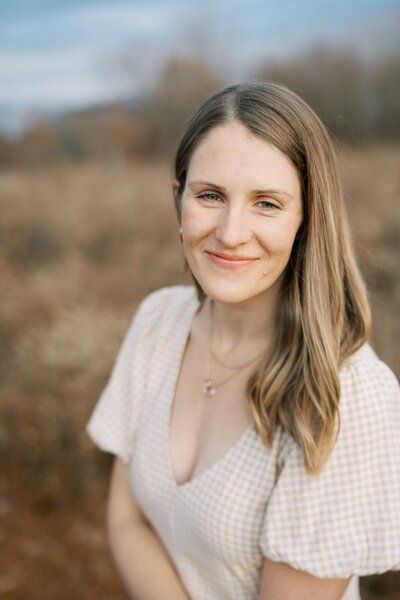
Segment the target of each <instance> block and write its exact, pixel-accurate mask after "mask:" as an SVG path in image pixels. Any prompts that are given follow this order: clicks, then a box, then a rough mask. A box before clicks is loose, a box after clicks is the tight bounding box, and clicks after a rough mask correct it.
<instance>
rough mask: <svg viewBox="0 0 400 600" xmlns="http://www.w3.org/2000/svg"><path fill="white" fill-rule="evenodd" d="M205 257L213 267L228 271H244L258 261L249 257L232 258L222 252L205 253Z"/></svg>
mask: <svg viewBox="0 0 400 600" xmlns="http://www.w3.org/2000/svg"><path fill="white" fill-rule="evenodd" d="M206 255H207V256H208V258H209V260H210V262H212V263H213V264H214V265H216V266H217V267H220V268H222V269H228V270H230V271H236V270H238V269H244V268H246V267H248V266H249V265H252V264H253V263H254V262H256V261H257V260H258V259H257V258H253V257H250V256H233V255H231V254H225V253H224V252H209V251H206Z"/></svg>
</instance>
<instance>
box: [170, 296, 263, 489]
mask: <svg viewBox="0 0 400 600" xmlns="http://www.w3.org/2000/svg"><path fill="white" fill-rule="evenodd" d="M193 292H194V293H195V292H196V290H195V289H194V288H193ZM199 308H200V302H199V300H198V299H197V297H196V298H195V301H194V302H193V306H191V307H190V310H189V311H188V315H187V318H186V321H185V324H184V326H182V333H181V335H180V337H179V343H178V344H177V347H176V361H175V364H174V365H173V368H172V370H171V386H170V389H169V395H168V398H167V402H166V418H165V447H166V458H167V460H166V462H167V464H168V471H169V476H170V479H171V481H172V483H173V485H174V487H175V489H176V490H181V489H185V488H189V487H192V486H193V485H195V484H196V483H197V482H199V481H201V480H202V479H203V478H205V477H206V476H207V475H208V474H210V473H211V472H213V471H214V470H216V469H217V468H218V467H219V466H220V465H221V464H222V462H224V460H226V459H227V458H228V456H230V455H231V454H233V452H234V451H235V449H237V448H238V446H239V445H241V443H242V441H243V440H244V439H245V438H247V436H248V435H249V433H250V432H252V431H253V430H254V423H250V424H249V425H248V426H247V427H246V428H245V429H244V430H243V431H242V433H241V434H240V435H239V437H238V438H237V439H236V440H235V441H234V442H233V443H232V444H231V445H230V446H229V447H228V448H227V449H226V450H225V451H224V452H223V453H222V454H221V456H220V457H219V458H217V459H216V460H215V461H214V462H213V463H212V464H211V465H209V466H208V467H206V468H205V469H203V470H202V471H200V473H198V474H197V475H195V476H194V477H191V478H190V479H187V480H186V481H183V482H182V483H178V482H177V480H176V477H175V473H174V466H173V464H172V460H171V452H170V448H171V447H170V433H171V417H172V408H173V404H174V399H175V394H176V387H177V383H178V377H179V373H180V368H181V364H182V360H183V356H184V353H185V350H186V347H187V344H188V341H189V335H190V331H191V328H192V324H193V320H194V318H195V316H196V314H197V312H198V310H199Z"/></svg>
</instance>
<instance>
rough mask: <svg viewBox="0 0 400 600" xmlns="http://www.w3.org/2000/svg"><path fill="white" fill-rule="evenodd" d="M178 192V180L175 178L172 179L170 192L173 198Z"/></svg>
mask: <svg viewBox="0 0 400 600" xmlns="http://www.w3.org/2000/svg"><path fill="white" fill-rule="evenodd" d="M178 192H179V181H178V180H177V179H174V180H173V182H172V193H173V195H174V198H176V195H177V193H178Z"/></svg>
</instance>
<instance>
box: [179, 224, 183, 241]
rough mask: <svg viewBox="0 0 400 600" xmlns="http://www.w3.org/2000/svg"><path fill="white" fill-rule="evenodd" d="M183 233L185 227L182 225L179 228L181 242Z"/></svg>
mask: <svg viewBox="0 0 400 600" xmlns="http://www.w3.org/2000/svg"><path fill="white" fill-rule="evenodd" d="M182 233H183V229H182V227H180V228H179V237H180V240H181V242H183V235H182Z"/></svg>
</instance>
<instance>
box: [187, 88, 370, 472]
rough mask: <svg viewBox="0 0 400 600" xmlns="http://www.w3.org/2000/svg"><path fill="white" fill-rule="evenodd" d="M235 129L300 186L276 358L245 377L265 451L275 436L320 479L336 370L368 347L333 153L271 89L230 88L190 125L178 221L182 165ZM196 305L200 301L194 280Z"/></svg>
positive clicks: (303, 111)
mask: <svg viewBox="0 0 400 600" xmlns="http://www.w3.org/2000/svg"><path fill="white" fill-rule="evenodd" d="M229 121H238V122H240V123H241V124H242V125H244V126H245V127H246V128H247V129H248V130H249V131H250V132H251V133H252V134H254V135H256V136H259V137H261V138H262V139H264V140H266V141H267V142H268V143H270V144H272V145H273V146H275V147H276V148H277V149H278V150H280V151H281V152H283V154H285V155H286V156H287V157H288V158H289V159H290V160H291V161H292V163H293V164H294V166H295V167H296V169H297V171H298V173H299V176H300V181H301V182H302V196H303V211H304V218H303V223H302V226H301V228H300V230H299V232H298V234H297V237H296V240H295V242H294V245H293V249H292V253H291V257H290V260H289V263H288V265H287V267H286V272H285V278H284V281H283V285H282V289H281V301H280V302H279V315H278V324H277V339H276V344H275V351H274V354H273V356H272V358H271V357H270V358H269V359H267V358H265V360H264V363H263V364H262V365H261V366H260V367H259V369H257V371H256V372H255V373H254V374H253V375H252V376H251V377H250V379H249V381H248V384H247V393H248V398H249V402H250V407H251V412H252V416H253V420H254V423H255V426H256V429H257V431H258V433H259V435H260V436H261V438H262V439H263V440H264V442H265V443H266V444H267V445H268V446H270V445H271V444H272V440H273V436H274V433H275V431H276V429H277V427H281V428H282V429H283V430H284V431H285V432H286V433H288V434H289V435H290V436H292V438H293V439H294V440H295V441H296V442H297V444H298V445H299V446H300V448H301V449H302V452H303V456H304V461H305V465H306V468H307V471H308V472H309V473H318V472H319V471H320V470H321V469H322V467H323V466H324V464H325V463H326V461H327V459H328V457H329V455H330V453H331V451H332V448H333V446H334V443H335V440H336V435H337V433H338V426H339V411H338V408H339V398H340V384H339V368H340V366H341V365H342V363H343V362H344V361H345V360H346V359H347V358H348V357H349V356H351V355H352V354H353V353H354V352H355V351H356V350H357V349H358V348H359V347H360V346H361V345H362V344H363V343H364V342H365V341H366V340H367V338H368V336H369V331H370V309H369V305H368V300H367V295H366V290H365V286H364V283H363V281H362V278H361V276H360V273H359V270H358V267H357V264H356V260H355V257H354V253H353V249H352V246H351V241H350V234H349V229H348V224H347V216H346V212H345V207H344V203H343V197H342V191H341V187H340V183H339V178H338V170H337V165H336V158H335V152H334V148H333V143H332V141H331V139H330V136H329V134H328V132H327V130H326V128H325V127H324V125H323V124H322V122H321V121H320V119H319V118H318V117H317V115H316V114H315V113H314V112H313V110H312V109H311V108H310V107H309V106H308V105H307V104H306V103H305V102H304V101H303V100H302V99H301V98H299V96H297V95H296V94H295V93H293V92H292V91H290V90H289V89H287V88H286V87H284V86H281V85H277V84H273V83H256V84H242V85H233V86H229V87H227V88H225V89H223V90H221V91H219V92H217V93H216V94H214V95H213V96H211V97H210V98H209V99H208V100H206V101H205V102H204V103H203V104H202V105H201V106H200V107H199V109H198V110H197V111H196V112H195V114H194V115H193V116H192V118H191V119H190V120H189V122H188V124H187V126H186V129H185V131H184V133H183V136H182V138H181V141H180V144H179V146H178V149H177V152H176V157H175V177H176V179H177V181H178V182H179V189H178V192H177V194H176V196H175V201H176V208H177V212H178V218H179V220H180V208H181V199H182V193H183V191H184V188H185V183H186V174H187V170H188V167H189V162H190V159H191V157H192V155H193V152H194V150H195V149H196V147H197V145H198V144H199V142H200V141H201V140H202V139H203V138H204V136H205V135H206V134H207V133H208V132H209V131H210V130H211V129H213V128H214V127H216V126H217V125H222V124H223V123H226V122H229ZM195 284H196V287H197V290H198V294H199V298H200V299H203V298H204V292H203V291H202V289H201V287H200V285H199V284H198V282H197V281H196V280H195Z"/></svg>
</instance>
